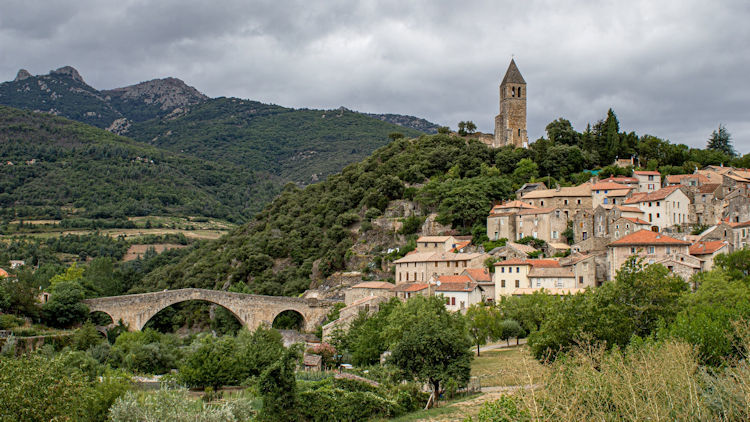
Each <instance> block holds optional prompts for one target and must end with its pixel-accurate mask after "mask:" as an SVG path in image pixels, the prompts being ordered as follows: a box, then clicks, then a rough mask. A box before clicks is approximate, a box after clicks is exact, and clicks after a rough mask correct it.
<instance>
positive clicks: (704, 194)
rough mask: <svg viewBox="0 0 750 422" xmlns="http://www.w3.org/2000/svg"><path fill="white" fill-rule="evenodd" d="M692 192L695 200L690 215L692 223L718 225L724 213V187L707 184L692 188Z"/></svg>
mask: <svg viewBox="0 0 750 422" xmlns="http://www.w3.org/2000/svg"><path fill="white" fill-rule="evenodd" d="M691 192H692V194H693V200H692V202H691V204H690V212H689V214H688V215H689V216H690V217H689V219H690V222H691V223H693V224H706V225H709V226H712V225H714V224H716V223H718V222H719V220H721V216H722V214H723V212H724V203H723V201H722V198H723V197H724V195H723V188H722V186H721V185H720V184H718V183H705V184H702V185H700V186H698V187H697V188H691Z"/></svg>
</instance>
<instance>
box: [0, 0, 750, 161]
mask: <svg viewBox="0 0 750 422" xmlns="http://www.w3.org/2000/svg"><path fill="white" fill-rule="evenodd" d="M561 3H563V2H560V1H533V0H523V1H518V0H515V1H499V0H498V1H467V0H464V1H455V0H454V1H419V0H411V1H405V0H393V1H363V2H355V1H352V0H330V1H317V2H311V1H308V0H299V1H283V0H269V1H258V0H250V1H248V0H240V1H187V0H153V1H150V0H118V1H116V2H112V1H101V0H76V1H74V2H71V1H54V0H52V1H36V0H18V1H17V0H3V1H2V4H3V7H2V11H0V80H11V79H13V78H14V77H15V74H16V72H17V70H18V69H19V68H25V69H27V70H29V71H30V72H31V73H32V74H42V73H47V72H48V71H50V70H51V69H55V68H58V67H61V66H63V65H71V66H73V67H75V68H77V69H78V71H79V72H80V73H81V75H82V76H83V78H84V79H85V80H86V82H87V83H88V84H89V85H92V86H94V87H95V88H98V89H108V88H115V87H119V86H125V85H130V84H133V83H137V82H141V81H145V80H149V79H154V78H160V77H167V76H174V77H178V78H180V79H182V80H184V81H185V82H187V83H188V84H190V85H192V86H194V87H196V88H198V89H199V90H200V91H202V92H204V93H205V94H207V95H209V96H212V97H216V96H235V97H241V98H249V99H253V100H258V101H263V102H269V103H275V104H280V105H284V106H291V107H307V108H335V107H339V106H345V107H347V108H350V109H354V110H359V111H366V112H377V113H386V112H388V113H399V114H411V115H415V116H419V117H424V118H426V119H428V120H431V121H433V122H436V123H439V124H443V125H448V126H451V127H453V128H455V127H456V123H457V122H458V121H460V120H472V121H474V122H475V123H476V124H477V125H478V127H479V129H480V130H482V131H485V132H491V131H492V130H493V124H494V123H493V121H494V116H495V114H497V112H498V84H499V82H500V80H501V79H502V76H503V75H504V73H505V70H506V68H507V66H508V63H509V61H510V59H511V57H512V56H514V57H515V59H516V63H517V64H518V67H519V69H520V70H521V73H522V74H523V76H524V78H525V79H526V82H527V83H528V128H529V137H530V138H531V139H536V138H538V137H539V136H542V135H543V133H544V127H545V126H546V124H547V123H549V122H550V121H552V120H554V119H556V118H558V117H565V118H567V119H569V120H570V121H571V122H572V123H573V125H574V127H575V128H576V129H578V130H583V129H584V128H585V125H586V123H587V122H595V121H596V120H598V119H600V118H602V117H604V116H605V114H606V111H607V109H608V108H610V107H612V108H613V109H614V110H615V112H616V113H617V115H618V117H619V119H620V123H621V128H622V129H624V130H627V131H631V130H632V131H636V132H637V133H638V134H641V135H642V134H646V133H648V134H653V135H656V136H660V137H663V138H666V139H669V140H671V141H672V142H681V143H686V144H688V145H691V146H704V145H705V142H706V139H707V137H708V136H709V135H710V134H711V132H712V131H713V130H714V129H716V128H717V126H718V125H719V124H720V123H722V124H724V125H726V127H727V129H728V130H729V132H730V133H732V136H733V142H734V144H735V148H736V149H738V150H739V151H740V152H742V153H748V152H750V120H749V119H750V76H749V75H750V25H749V24H748V22H749V21H750V2H748V1H746V0H738V1H716V2H707V1H693V0H675V1H669V0H665V1H653V0H643V1H641V0H631V1H602V2H596V3H597V4H596V5H592V3H594V2H591V1H584V0H580V1H565V2H564V3H565V4H564V5H562V4H561Z"/></svg>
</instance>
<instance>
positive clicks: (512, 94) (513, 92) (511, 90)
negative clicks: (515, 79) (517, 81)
mask: <svg viewBox="0 0 750 422" xmlns="http://www.w3.org/2000/svg"><path fill="white" fill-rule="evenodd" d="M510 92H511V94H510V95H511V97H515V96H516V87H513V88H511V89H510Z"/></svg>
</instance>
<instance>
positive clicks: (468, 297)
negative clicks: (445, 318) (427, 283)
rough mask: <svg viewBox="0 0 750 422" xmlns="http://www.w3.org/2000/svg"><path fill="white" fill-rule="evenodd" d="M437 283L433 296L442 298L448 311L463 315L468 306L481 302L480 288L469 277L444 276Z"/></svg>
mask: <svg viewBox="0 0 750 422" xmlns="http://www.w3.org/2000/svg"><path fill="white" fill-rule="evenodd" d="M437 281H438V282H437V283H436V287H435V295H439V296H443V298H444V299H445V307H446V309H448V310H449V311H453V312H462V313H464V312H466V309H467V308H468V307H469V306H471V305H473V304H475V303H481V302H482V297H483V296H484V295H483V293H482V288H481V287H480V286H479V283H475V282H473V281H471V279H470V278H469V276H465V275H453V276H451V275H447V276H446V275H444V276H440V277H438V279H437Z"/></svg>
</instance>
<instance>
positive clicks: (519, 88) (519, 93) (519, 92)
mask: <svg viewBox="0 0 750 422" xmlns="http://www.w3.org/2000/svg"><path fill="white" fill-rule="evenodd" d="M521 89H522V88H521V87H520V86H519V87H518V96H519V97H520V96H521Z"/></svg>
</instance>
